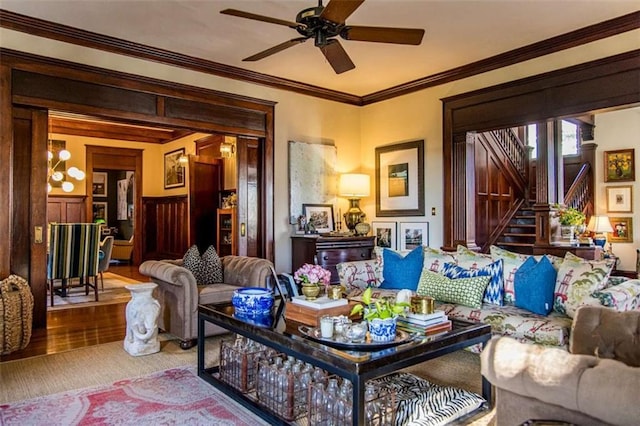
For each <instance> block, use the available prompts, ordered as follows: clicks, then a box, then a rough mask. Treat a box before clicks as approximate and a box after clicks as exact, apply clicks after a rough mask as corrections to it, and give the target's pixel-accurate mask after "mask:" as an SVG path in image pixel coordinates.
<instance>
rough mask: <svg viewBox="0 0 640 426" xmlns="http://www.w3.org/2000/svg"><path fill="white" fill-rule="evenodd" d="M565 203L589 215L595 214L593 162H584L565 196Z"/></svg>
mask: <svg viewBox="0 0 640 426" xmlns="http://www.w3.org/2000/svg"><path fill="white" fill-rule="evenodd" d="M564 204H565V205H566V206H567V207H573V208H575V209H576V210H579V211H581V212H582V213H584V214H585V215H586V216H587V217H590V216H591V215H592V214H593V170H592V168H591V164H589V163H583V164H582V167H581V168H580V171H579V172H578V174H577V176H576V178H575V179H574V180H573V183H572V184H571V186H570V187H569V190H568V191H567V193H566V194H565V196H564Z"/></svg>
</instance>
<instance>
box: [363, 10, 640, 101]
mask: <svg viewBox="0 0 640 426" xmlns="http://www.w3.org/2000/svg"><path fill="white" fill-rule="evenodd" d="M637 28H640V12H634V13H629V14H627V15H623V16H620V17H618V18H613V19H609V20H608V21H603V22H599V23H597V24H594V25H590V26H588V27H584V28H580V29H578V30H575V31H571V32H568V33H565V34H561V35H559V36H556V37H551V38H548V39H546V40H542V41H539V42H537V43H533V44H530V45H528V46H524V47H521V48H518V49H513V50H510V51H508V52H504V53H500V54H499V55H495V56H491V57H489V58H485V59H482V60H480V61H476V62H472V63H470V64H466V65H463V66H461V67H457V68H452V69H450V70H447V71H443V72H441V73H437V74H433V75H430V76H427V77H423V78H420V79H417V80H414V81H410V82H408V83H404V84H400V85H398V86H395V87H391V88H389V89H386V90H381V91H379V92H375V93H371V94H369V95H366V96H363V97H362V105H369V104H372V103H375V102H380V101H384V100H386V99H391V98H395V97H397V96H402V95H406V94H408V93H413V92H417V91H419V90H424V89H427V88H429V87H434V86H438V85H441V84H444V83H450V82H452V81H455V80H460V79H463V78H467V77H472V76H474V75H478V74H482V73H485V72H488V71H493V70H496V69H498V68H503V67H506V66H509V65H513V64H517V63H519V62H523V61H528V60H531V59H535V58H538V57H540V56H545V55H549V54H551V53H555V52H559V51H561V50H565V49H570V48H572V47H577V46H580V45H582V44H586V43H590V42H593V41H596V40H602V39H604V38H607V37H613V36H615V35H617V34H622V33H624V32H627V31H632V30H635V29H637Z"/></svg>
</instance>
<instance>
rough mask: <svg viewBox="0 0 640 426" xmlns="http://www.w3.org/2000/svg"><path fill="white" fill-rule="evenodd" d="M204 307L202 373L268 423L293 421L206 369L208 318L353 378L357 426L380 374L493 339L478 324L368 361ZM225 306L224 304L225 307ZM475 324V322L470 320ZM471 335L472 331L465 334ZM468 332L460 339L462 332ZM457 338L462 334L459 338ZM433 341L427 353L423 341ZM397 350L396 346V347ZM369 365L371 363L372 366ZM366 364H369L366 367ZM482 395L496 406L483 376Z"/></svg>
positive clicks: (201, 308) (201, 320)
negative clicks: (367, 389) (370, 385)
mask: <svg viewBox="0 0 640 426" xmlns="http://www.w3.org/2000/svg"><path fill="white" fill-rule="evenodd" d="M207 306H215V305H205V306H198V376H199V377H200V378H202V379H204V380H205V381H207V382H208V383H209V384H211V385H213V386H214V387H216V388H218V389H220V390H222V391H223V392H224V393H225V394H227V395H229V396H231V398H233V399H234V400H236V401H237V402H239V403H240V404H242V405H243V406H245V407H246V408H248V409H249V410H251V411H252V412H253V413H255V414H256V415H258V416H259V417H261V418H263V419H264V420H266V421H268V422H269V423H270V424H290V423H289V422H287V421H285V420H283V419H281V418H280V417H278V416H277V415H275V414H274V413H272V412H270V411H269V410H267V409H266V408H265V407H263V406H262V405H260V404H259V403H258V402H257V401H254V400H253V399H251V398H249V397H247V396H246V395H244V394H242V393H241V392H240V391H238V390H236V389H235V388H233V387H232V386H230V385H227V384H226V383H224V382H223V381H221V380H219V379H218V378H216V377H214V374H216V373H218V371H219V367H218V366H215V367H210V368H205V356H204V355H205V351H204V341H205V338H204V328H205V323H206V322H211V323H213V324H216V325H218V326H220V327H223V328H225V329H227V330H229V331H231V332H233V333H236V334H240V335H242V336H245V337H247V338H249V339H252V340H254V341H256V342H258V343H261V344H263V345H265V346H268V347H271V348H273V349H275V350H277V351H280V352H283V353H285V354H287V355H291V356H293V357H295V358H297V359H300V360H302V361H304V362H308V363H310V364H312V365H314V366H316V367H320V368H322V369H324V370H326V371H328V372H330V373H332V374H335V375H338V376H340V377H342V378H345V379H347V380H350V381H351V383H352V385H353V386H352V387H353V395H352V401H353V424H354V425H361V424H364V419H365V417H364V415H365V413H364V408H365V397H364V385H365V382H366V381H367V380H370V379H374V378H376V377H381V376H384V375H386V374H389V373H392V372H395V371H398V370H400V369H402V368H405V367H410V366H413V365H416V364H419V363H421V362H424V361H428V360H430V359H434V358H438V357H440V356H442V355H446V354H448V353H451V352H455V351H458V350H460V349H463V348H466V347H468V346H473V345H475V344H478V343H480V344H482V346H483V347H484V346H485V345H486V343H487V342H488V341H489V339H490V338H491V330H490V326H489V325H487V324H478V325H477V327H474V328H473V329H472V330H466V331H465V330H463V331H459V332H458V333H456V331H455V330H454V331H453V332H452V333H448V334H447V335H445V336H444V337H443V338H442V339H437V340H435V341H433V342H431V343H424V344H420V343H407V344H404V345H401V346H399V347H397V349H402V352H401V353H399V354H396V356H391V355H390V356H388V357H387V356H383V357H380V358H377V359H375V360H369V361H368V362H362V363H354V362H349V361H348V360H347V359H346V358H344V357H342V356H340V355H335V354H332V353H330V351H327V350H323V349H321V348H322V347H323V345H321V344H317V343H314V342H311V341H310V340H308V339H305V338H303V337H300V336H288V335H286V334H284V333H281V332H278V331H274V330H271V329H268V328H261V327H257V326H253V325H251V324H248V323H244V322H242V321H240V320H237V319H234V318H231V317H229V316H228V315H225V314H224V313H223V312H215V311H213V309H212V308H207ZM220 306H223V305H220ZM470 325H471V326H473V324H470ZM466 334H469V335H466ZM461 335H462V336H464V337H463V338H461V337H460V336H461ZM456 336H457V337H456ZM425 344H426V345H430V346H429V349H430V350H427V351H424V350H420V349H425V347H424V345H425ZM394 349H396V348H394ZM367 364H372V365H371V366H368V365H367ZM365 367H366V368H365ZM482 397H483V398H484V399H485V400H486V401H487V403H488V404H489V405H491V384H490V383H489V382H488V381H487V380H486V379H485V378H484V376H483V377H482Z"/></svg>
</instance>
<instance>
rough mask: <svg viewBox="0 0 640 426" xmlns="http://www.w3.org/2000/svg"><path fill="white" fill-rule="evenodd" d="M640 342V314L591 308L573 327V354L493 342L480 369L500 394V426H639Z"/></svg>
mask: <svg viewBox="0 0 640 426" xmlns="http://www.w3.org/2000/svg"><path fill="white" fill-rule="evenodd" d="M639 335H640V312H639V311H629V312H615V311H613V310H611V309H609V308H604V307H595V306H584V307H581V308H579V309H578V311H577V314H576V317H575V319H574V322H573V327H572V332H571V341H570V352H566V351H563V350H561V349H556V348H545V347H542V346H539V345H526V344H522V343H519V342H517V341H515V340H513V339H511V338H508V337H500V338H495V339H493V340H491V341H490V342H489V344H488V345H487V347H486V348H485V350H484V351H483V352H482V354H481V362H482V374H483V376H484V377H486V378H487V379H488V380H489V381H490V382H491V383H492V384H493V385H494V386H495V388H496V421H497V424H498V425H503V424H504V425H516V424H522V423H523V422H524V421H526V420H529V419H545V420H557V421H564V422H568V423H573V424H577V425H581V426H589V425H603V424H613V425H637V424H638V420H639V419H640V404H638V389H640V342H639V341H638V336H639Z"/></svg>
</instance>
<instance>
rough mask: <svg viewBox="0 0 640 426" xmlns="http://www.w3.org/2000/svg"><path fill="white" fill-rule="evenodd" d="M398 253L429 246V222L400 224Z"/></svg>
mask: <svg viewBox="0 0 640 426" xmlns="http://www.w3.org/2000/svg"><path fill="white" fill-rule="evenodd" d="M398 237H399V239H400V243H399V244H398V246H399V249H400V251H410V250H413V249H414V248H416V247H419V246H428V245H429V222H400V233H399V234H398Z"/></svg>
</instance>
